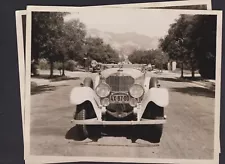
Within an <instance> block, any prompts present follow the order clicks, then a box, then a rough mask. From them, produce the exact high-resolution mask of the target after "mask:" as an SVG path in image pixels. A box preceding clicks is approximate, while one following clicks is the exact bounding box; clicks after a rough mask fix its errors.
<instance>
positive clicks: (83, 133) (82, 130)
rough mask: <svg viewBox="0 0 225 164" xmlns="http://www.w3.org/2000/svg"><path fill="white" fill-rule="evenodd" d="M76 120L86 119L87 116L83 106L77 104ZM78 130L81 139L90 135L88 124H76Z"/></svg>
mask: <svg viewBox="0 0 225 164" xmlns="http://www.w3.org/2000/svg"><path fill="white" fill-rule="evenodd" d="M74 117H75V118H74V119H75V120H85V119H86V118H87V113H86V110H85V109H84V108H82V106H80V105H79V106H77V113H76V114H75V116H74ZM76 126H77V131H78V138H79V139H80V140H85V139H86V138H87V137H88V130H87V125H76Z"/></svg>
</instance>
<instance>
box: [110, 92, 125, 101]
mask: <svg viewBox="0 0 225 164" xmlns="http://www.w3.org/2000/svg"><path fill="white" fill-rule="evenodd" d="M110 101H111V103H127V102H129V96H128V95H127V94H113V95H111V96H110Z"/></svg>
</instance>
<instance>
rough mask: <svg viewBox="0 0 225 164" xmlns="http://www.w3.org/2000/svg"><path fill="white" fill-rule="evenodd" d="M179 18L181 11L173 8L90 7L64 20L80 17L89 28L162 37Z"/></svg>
mask: <svg viewBox="0 0 225 164" xmlns="http://www.w3.org/2000/svg"><path fill="white" fill-rule="evenodd" d="M177 18H179V13H177V12H173V11H171V10H166V11H163V12H162V11H161V10H149V9H141V10H140V9H116V8H92V9H91V8H89V9H88V10H86V9H85V10H79V11H77V12H74V13H71V14H69V15H67V16H66V17H65V18H64V20H65V21H69V20H73V19H79V20H80V21H81V22H83V23H84V24H85V25H86V27H87V29H89V28H95V29H98V30H100V31H103V32H114V33H125V32H136V33H138V34H143V35H147V36H150V37H158V38H161V37H163V36H165V35H166V34H167V31H168V29H169V26H170V24H171V23H174V22H175V19H177Z"/></svg>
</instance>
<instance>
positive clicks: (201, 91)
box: [170, 87, 215, 98]
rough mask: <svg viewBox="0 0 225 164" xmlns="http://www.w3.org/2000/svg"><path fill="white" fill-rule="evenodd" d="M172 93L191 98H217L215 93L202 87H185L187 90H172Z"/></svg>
mask: <svg viewBox="0 0 225 164" xmlns="http://www.w3.org/2000/svg"><path fill="white" fill-rule="evenodd" d="M170 90H171V91H174V92H180V93H183V94H189V95H191V96H204V97H210V98H215V92H214V91H211V90H209V89H206V88H201V87H185V88H171V89H170Z"/></svg>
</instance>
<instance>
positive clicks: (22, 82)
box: [15, 10, 26, 134]
mask: <svg viewBox="0 0 225 164" xmlns="http://www.w3.org/2000/svg"><path fill="white" fill-rule="evenodd" d="M23 15H26V11H25V10H18V11H16V12H15V16H16V35H17V51H18V57H17V58H18V68H19V80H20V81H19V83H20V103H21V116H22V127H23V134H24V115H25V113H24V112H25V110H24V108H25V104H24V101H25V61H24V55H25V50H24V44H25V43H24V40H23V21H22V16H23Z"/></svg>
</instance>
